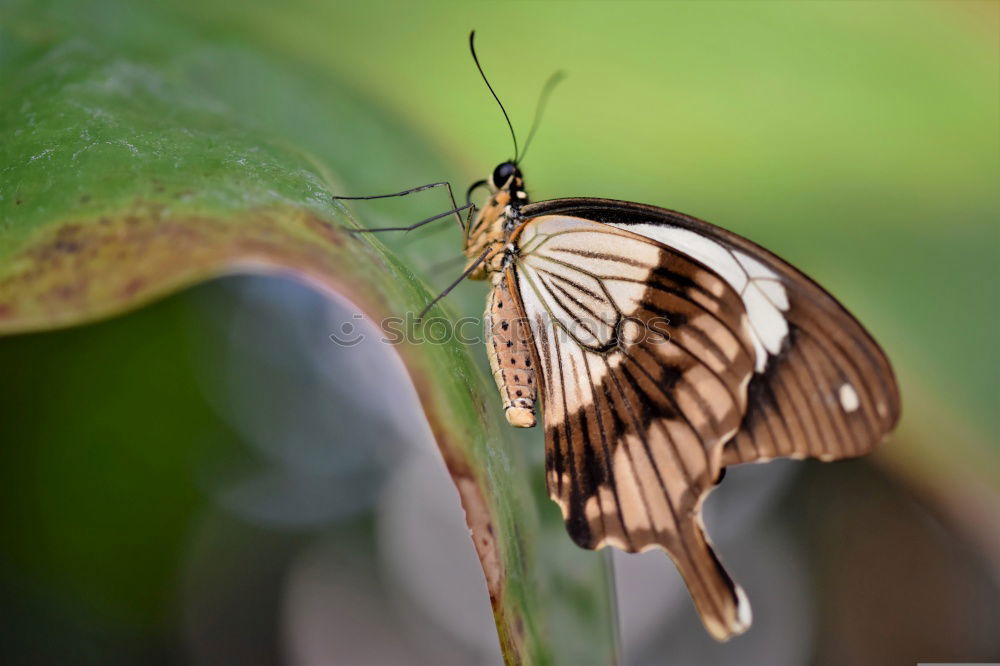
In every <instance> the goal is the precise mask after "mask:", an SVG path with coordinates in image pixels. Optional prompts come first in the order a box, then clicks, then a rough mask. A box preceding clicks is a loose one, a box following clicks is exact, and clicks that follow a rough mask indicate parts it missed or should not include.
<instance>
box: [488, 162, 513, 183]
mask: <svg viewBox="0 0 1000 666" xmlns="http://www.w3.org/2000/svg"><path fill="white" fill-rule="evenodd" d="M515 173H517V167H516V166H514V164H513V163H512V162H504V163H503V164H501V165H499V166H498V167H497V168H496V169H493V176H492V180H493V185H494V186H495V187H497V188H501V187H503V186H504V185H506V184H507V181H508V180H509V179H510V177H511V176H513V175H514V174H515Z"/></svg>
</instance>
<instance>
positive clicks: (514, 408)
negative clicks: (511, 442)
mask: <svg viewBox="0 0 1000 666" xmlns="http://www.w3.org/2000/svg"><path fill="white" fill-rule="evenodd" d="M483 320H484V328H485V331H486V352H487V354H488V355H489V358H490V368H492V370H493V379H495V380H496V383H497V389H499V391H500V398H501V399H502V400H503V409H504V416H506V417H507V422H508V423H510V424H511V425H512V426H514V427H517V428H530V427H532V426H534V425H535V399H536V396H537V390H536V389H537V386H538V383H537V382H536V381H535V369H534V367H532V361H531V358H532V353H531V344H532V342H531V329H530V328H529V327H528V322H527V321H525V320H524V319H523V317H522V316H521V314H520V312H519V310H518V308H517V306H516V304H515V302H514V300H513V298H512V297H511V294H510V290H509V289H508V287H507V279H506V277H505V275H504V273H503V272H497V273H494V274H493V289H491V290H490V295H489V298H488V299H487V300H486V313H485V315H484V318H483Z"/></svg>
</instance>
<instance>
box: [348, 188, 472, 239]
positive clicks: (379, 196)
mask: <svg viewBox="0 0 1000 666" xmlns="http://www.w3.org/2000/svg"><path fill="white" fill-rule="evenodd" d="M435 187H446V188H447V189H448V198H449V199H450V200H451V210H449V211H445V212H444V213H441V214H440V215H434V216H433V217H428V218H427V219H424V220H421V221H420V222H417V223H415V224H411V225H410V226H408V227H383V228H380V229H352V230H351V231H352V232H354V233H375V232H380V231H412V230H413V229H416V228H417V227H421V226H423V225H425V224H428V223H430V222H433V221H435V220H440V219H441V218H443V217H448V216H449V215H454V216H455V219H456V220H457V221H458V226H459V227H461V228H462V230H463V231H465V229H466V228H467V227H468V223H467V222H463V220H462V217H461V215H459V213H461V212H462V211H463V210H467V209H468V210H472V209H474V208H475V206H474V205H473V204H472V202H471V201H468V200H467V201H466V205H464V206H459V205H458V203H457V202H456V201H455V193H454V192H452V189H451V183H449V182H448V181H441V182H439V183H428V184H427V185H420V186H419V187H411V188H410V189H408V190H403V191H401V192H393V193H392V194H376V195H372V196H367V197H340V196H335V197H333V199H334V201H368V200H370V199H389V198H392V197H405V196H406V195H407V194H413V193H414V192H423V191H424V190H430V189H433V188H435Z"/></svg>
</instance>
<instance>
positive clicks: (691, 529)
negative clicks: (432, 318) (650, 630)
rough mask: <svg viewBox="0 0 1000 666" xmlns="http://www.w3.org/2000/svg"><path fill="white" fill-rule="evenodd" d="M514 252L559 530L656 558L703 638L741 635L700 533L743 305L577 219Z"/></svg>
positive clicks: (745, 355) (726, 289)
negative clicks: (669, 561)
mask: <svg viewBox="0 0 1000 666" xmlns="http://www.w3.org/2000/svg"><path fill="white" fill-rule="evenodd" d="M518 241H519V244H520V255H519V257H518V259H517V262H516V264H515V267H514V268H513V270H514V275H513V279H514V280H515V282H516V291H517V293H518V295H519V297H520V307H521V308H522V310H523V312H524V315H525V316H526V317H527V319H528V322H529V325H530V330H531V332H532V335H533V337H534V341H535V349H536V351H537V357H536V359H535V362H536V364H538V365H540V368H541V372H540V377H541V380H542V396H543V398H542V406H543V411H544V423H545V441H546V480H547V485H548V489H549V494H550V495H551V497H552V498H553V499H554V500H555V501H556V502H557V503H558V504H559V506H560V508H561V509H562V512H563V516H564V518H565V520H566V527H567V530H568V531H569V533H570V535H571V536H572V538H573V539H574V541H576V542H577V543H578V544H579V545H581V546H583V547H585V548H601V547H603V546H606V545H608V544H611V545H614V546H617V547H619V548H621V549H623V550H626V551H633V552H634V551H642V550H646V549H649V548H652V547H661V548H663V549H665V550H666V551H667V552H668V553H669V554H670V556H671V557H672V558H673V560H674V561H675V563H676V564H677V566H678V568H679V570H680V571H681V574H682V575H683V577H684V580H685V582H686V583H687V586H688V588H689V589H690V591H691V595H692V597H693V598H694V601H695V604H696V606H697V608H698V610H699V612H700V613H701V616H702V618H703V620H704V622H705V625H706V627H707V628H708V629H709V631H710V632H711V634H712V635H713V636H715V637H716V638H718V639H719V640H725V639H727V638H729V637H730V636H732V635H735V634H738V633H740V632H742V631H743V630H745V629H746V628H747V627H748V626H749V622H750V612H749V605H748V604H747V602H746V599H745V597H744V595H743V593H742V590H740V588H739V587H738V586H737V585H736V584H735V583H733V581H732V580H731V579H730V577H729V576H728V574H727V573H726V572H725V570H724V569H723V568H722V565H721V564H720V562H719V560H718V558H717V557H716V556H715V554H714V553H713V551H712V548H711V546H710V544H709V542H708V540H707V538H706V536H705V534H704V531H703V526H702V522H701V503H702V501H703V499H704V497H705V495H706V494H707V493H708V491H709V490H710V489H711V488H712V487H713V486H714V484H715V482H716V480H717V479H718V476H719V473H720V470H721V467H722V453H723V447H724V445H725V443H726V442H727V441H728V440H729V439H730V438H731V437H732V436H733V435H734V434H735V433H736V432H737V431H738V429H739V427H740V424H741V423H742V422H743V419H744V414H745V411H746V395H747V385H748V383H749V381H750V379H751V377H752V376H753V374H754V363H755V358H756V354H755V351H754V342H753V336H752V332H751V330H750V326H749V324H750V322H749V319H748V317H747V314H746V311H745V308H744V306H743V302H742V300H741V298H740V294H739V293H738V292H737V291H736V290H735V289H733V288H732V287H731V286H730V285H729V284H728V283H727V282H726V281H725V280H724V279H722V278H721V277H719V276H718V275H716V274H715V273H714V272H712V271H711V270H708V269H706V267H705V266H704V265H703V264H701V263H699V262H697V261H695V260H692V259H691V258H689V257H687V256H686V255H684V254H682V253H679V252H676V251H673V250H671V249H670V248H667V247H665V246H663V245H662V244H660V243H658V242H656V241H651V240H649V239H647V238H644V237H643V236H641V235H637V234H633V233H631V232H629V231H624V230H619V229H615V228H613V227H610V226H607V225H603V224H599V223H596V222H592V221H589V220H585V219H581V218H576V217H568V216H561V215H553V216H540V217H535V218H533V219H531V220H529V222H527V223H526V224H525V225H524V226H523V227H522V229H521V232H520V237H519V238H518Z"/></svg>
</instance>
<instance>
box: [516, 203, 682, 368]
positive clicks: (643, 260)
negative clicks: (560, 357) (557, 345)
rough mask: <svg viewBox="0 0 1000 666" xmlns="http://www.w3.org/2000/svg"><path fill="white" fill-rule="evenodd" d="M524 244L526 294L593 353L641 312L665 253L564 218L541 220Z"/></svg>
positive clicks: (521, 263) (522, 261) (530, 229)
mask: <svg viewBox="0 0 1000 666" xmlns="http://www.w3.org/2000/svg"><path fill="white" fill-rule="evenodd" d="M520 243H521V245H520V257H519V261H518V268H519V270H520V272H521V276H522V278H523V279H524V281H525V282H527V285H528V286H527V288H522V292H527V293H533V294H534V295H535V296H536V297H537V298H538V299H539V304H540V305H541V306H542V308H541V310H540V311H542V312H546V313H547V314H548V316H549V317H551V318H552V319H553V320H554V322H558V324H559V325H560V326H561V327H562V328H563V330H564V331H565V332H566V333H568V334H569V335H570V336H572V337H573V338H575V339H576V340H578V341H579V343H580V344H582V345H584V346H586V347H589V348H592V349H596V348H599V347H601V346H603V345H606V344H608V343H609V342H611V341H612V340H613V339H614V336H615V326H616V325H617V324H618V322H619V319H621V318H622V317H623V316H624V315H629V314H631V313H632V312H634V311H635V310H636V308H637V307H638V303H639V301H640V300H641V298H642V295H643V293H644V292H645V291H646V284H645V283H646V281H647V279H648V278H649V274H650V271H651V270H652V269H653V267H655V266H656V264H657V262H658V261H659V259H660V254H661V252H662V250H660V249H659V248H658V247H657V246H656V245H653V244H651V243H648V242H645V241H643V240H641V239H638V238H635V237H634V236H633V237H629V236H628V235H625V234H621V233H619V232H618V231H615V230H613V229H609V228H607V227H606V226H604V225H600V224H598V223H596V222H591V221H589V220H583V219H580V218H572V217H559V216H551V217H544V218H539V219H538V221H536V222H535V223H534V224H531V225H529V226H528V228H527V229H525V231H524V233H523V235H522V236H521V239H520Z"/></svg>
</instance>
